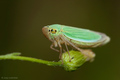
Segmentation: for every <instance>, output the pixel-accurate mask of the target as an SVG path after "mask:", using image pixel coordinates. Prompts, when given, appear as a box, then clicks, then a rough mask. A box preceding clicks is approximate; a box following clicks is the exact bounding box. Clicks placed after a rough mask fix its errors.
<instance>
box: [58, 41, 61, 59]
mask: <svg viewBox="0 0 120 80" xmlns="http://www.w3.org/2000/svg"><path fill="white" fill-rule="evenodd" d="M58 46H59V47H60V55H59V58H60V59H61V60H62V46H61V44H60V42H59V41H58Z"/></svg>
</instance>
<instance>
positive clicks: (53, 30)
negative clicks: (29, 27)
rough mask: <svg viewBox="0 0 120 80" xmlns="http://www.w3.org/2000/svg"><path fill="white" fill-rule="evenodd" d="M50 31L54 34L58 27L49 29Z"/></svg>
mask: <svg viewBox="0 0 120 80" xmlns="http://www.w3.org/2000/svg"><path fill="white" fill-rule="evenodd" d="M49 32H51V33H52V34H55V33H56V32H57V30H56V29H49Z"/></svg>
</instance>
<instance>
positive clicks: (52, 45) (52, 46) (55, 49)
mask: <svg viewBox="0 0 120 80" xmlns="http://www.w3.org/2000/svg"><path fill="white" fill-rule="evenodd" d="M53 46H54V45H53V44H51V46H50V48H51V49H52V50H54V51H57V52H59V50H57V49H55V48H53Z"/></svg>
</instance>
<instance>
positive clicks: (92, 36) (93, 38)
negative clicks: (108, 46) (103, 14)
mask: <svg viewBox="0 0 120 80" xmlns="http://www.w3.org/2000/svg"><path fill="white" fill-rule="evenodd" d="M62 30H63V31H62V33H63V34H64V35H65V36H66V37H68V38H70V39H73V40H76V41H81V42H97V41H98V40H100V39H101V35H100V34H98V33H97V32H94V31H91V30H88V29H82V28H75V27H70V26H63V27H62Z"/></svg>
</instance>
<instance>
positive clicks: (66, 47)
mask: <svg viewBox="0 0 120 80" xmlns="http://www.w3.org/2000/svg"><path fill="white" fill-rule="evenodd" d="M65 47H66V49H67V52H68V54H69V62H71V56H70V52H69V50H68V47H67V44H66V42H65Z"/></svg>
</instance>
